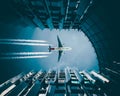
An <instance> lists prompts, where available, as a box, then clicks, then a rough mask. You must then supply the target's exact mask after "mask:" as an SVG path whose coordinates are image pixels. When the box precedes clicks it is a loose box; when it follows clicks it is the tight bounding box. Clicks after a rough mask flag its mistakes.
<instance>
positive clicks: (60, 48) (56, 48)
mask: <svg viewBox="0 0 120 96" xmlns="http://www.w3.org/2000/svg"><path fill="white" fill-rule="evenodd" d="M50 50H54V51H70V50H72V48H70V47H54V48H51V49H50Z"/></svg>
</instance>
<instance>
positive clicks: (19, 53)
mask: <svg viewBox="0 0 120 96" xmlns="http://www.w3.org/2000/svg"><path fill="white" fill-rule="evenodd" d="M1 54H2V55H41V54H43V55H44V54H51V52H11V53H1Z"/></svg>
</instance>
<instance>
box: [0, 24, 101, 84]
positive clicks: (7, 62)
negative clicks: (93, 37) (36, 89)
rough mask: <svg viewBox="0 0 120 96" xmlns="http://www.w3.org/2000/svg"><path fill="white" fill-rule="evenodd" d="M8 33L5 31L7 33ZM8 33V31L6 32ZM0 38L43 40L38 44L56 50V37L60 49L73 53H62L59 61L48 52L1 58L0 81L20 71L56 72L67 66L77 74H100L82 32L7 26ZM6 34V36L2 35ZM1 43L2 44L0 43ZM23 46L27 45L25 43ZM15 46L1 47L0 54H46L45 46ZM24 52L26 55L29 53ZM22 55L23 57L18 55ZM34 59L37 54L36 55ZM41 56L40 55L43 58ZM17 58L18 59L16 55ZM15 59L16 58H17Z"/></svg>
mask: <svg viewBox="0 0 120 96" xmlns="http://www.w3.org/2000/svg"><path fill="white" fill-rule="evenodd" d="M6 30H7V31H6ZM8 30H9V31H8ZM1 32H3V33H1V35H0V39H15V40H43V41H46V42H42V43H41V44H48V45H49V44H51V45H52V47H57V45H58V42H57V35H58V36H59V38H60V40H61V42H62V44H63V46H65V47H71V48H72V50H70V51H66V52H64V53H63V54H62V56H61V59H60V62H58V61H57V60H58V52H57V51H55V52H51V54H45V55H44V56H48V57H45V58H40V57H31V58H28V57H25V58H24V59H23V57H22V58H19V59H15V58H14V59H13V58H11V57H10V59H3V60H2V59H0V62H1V64H0V68H1V70H0V76H2V77H3V78H2V79H1V80H0V82H2V81H5V80H7V79H9V78H11V77H13V76H15V75H17V74H19V73H21V72H29V71H30V70H46V71H47V70H49V69H53V70H57V69H64V68H66V67H70V68H77V69H79V70H80V71H82V70H86V71H91V70H95V71H99V66H98V60H97V56H96V53H95V50H94V48H93V46H92V44H91V42H90V41H89V39H88V38H87V36H86V35H85V34H84V33H83V32H82V31H79V32H78V31H77V30H56V29H54V30H49V29H44V30H41V29H39V28H33V27H30V26H24V27H23V26H16V27H14V25H9V26H8V27H7V28H4V30H2V31H1ZM5 32H7V33H5ZM0 43H1V42H0ZM24 44H26V43H24ZM24 44H23V45H17V44H0V53H1V54H4V53H5V54H9V53H12V54H13V53H22V54H23V53H24V52H28V53H29V54H30V52H32V53H33V52H37V54H38V53H39V52H49V51H48V47H49V46H48V45H47V46H36V45H34V44H33V43H29V44H31V45H29V44H27V45H24ZM28 53H27V54H28ZM21 56H22V55H21ZM35 56H36V55H35ZM42 56H43V55H42ZM16 57H17V56H16ZM0 58H1V55H0ZM17 58H18V57H17Z"/></svg>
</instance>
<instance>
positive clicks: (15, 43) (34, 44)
mask: <svg viewBox="0 0 120 96" xmlns="http://www.w3.org/2000/svg"><path fill="white" fill-rule="evenodd" d="M0 44H8V45H26V46H27V45H28V46H49V45H51V44H39V43H21V42H19V43H17V42H0Z"/></svg>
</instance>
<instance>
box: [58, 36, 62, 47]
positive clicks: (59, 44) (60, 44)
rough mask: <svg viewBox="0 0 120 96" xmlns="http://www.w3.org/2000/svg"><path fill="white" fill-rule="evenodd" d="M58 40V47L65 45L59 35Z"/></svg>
mask: <svg viewBox="0 0 120 96" xmlns="http://www.w3.org/2000/svg"><path fill="white" fill-rule="evenodd" d="M57 40H58V47H63V45H62V43H61V41H60V38H59V36H57Z"/></svg>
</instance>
